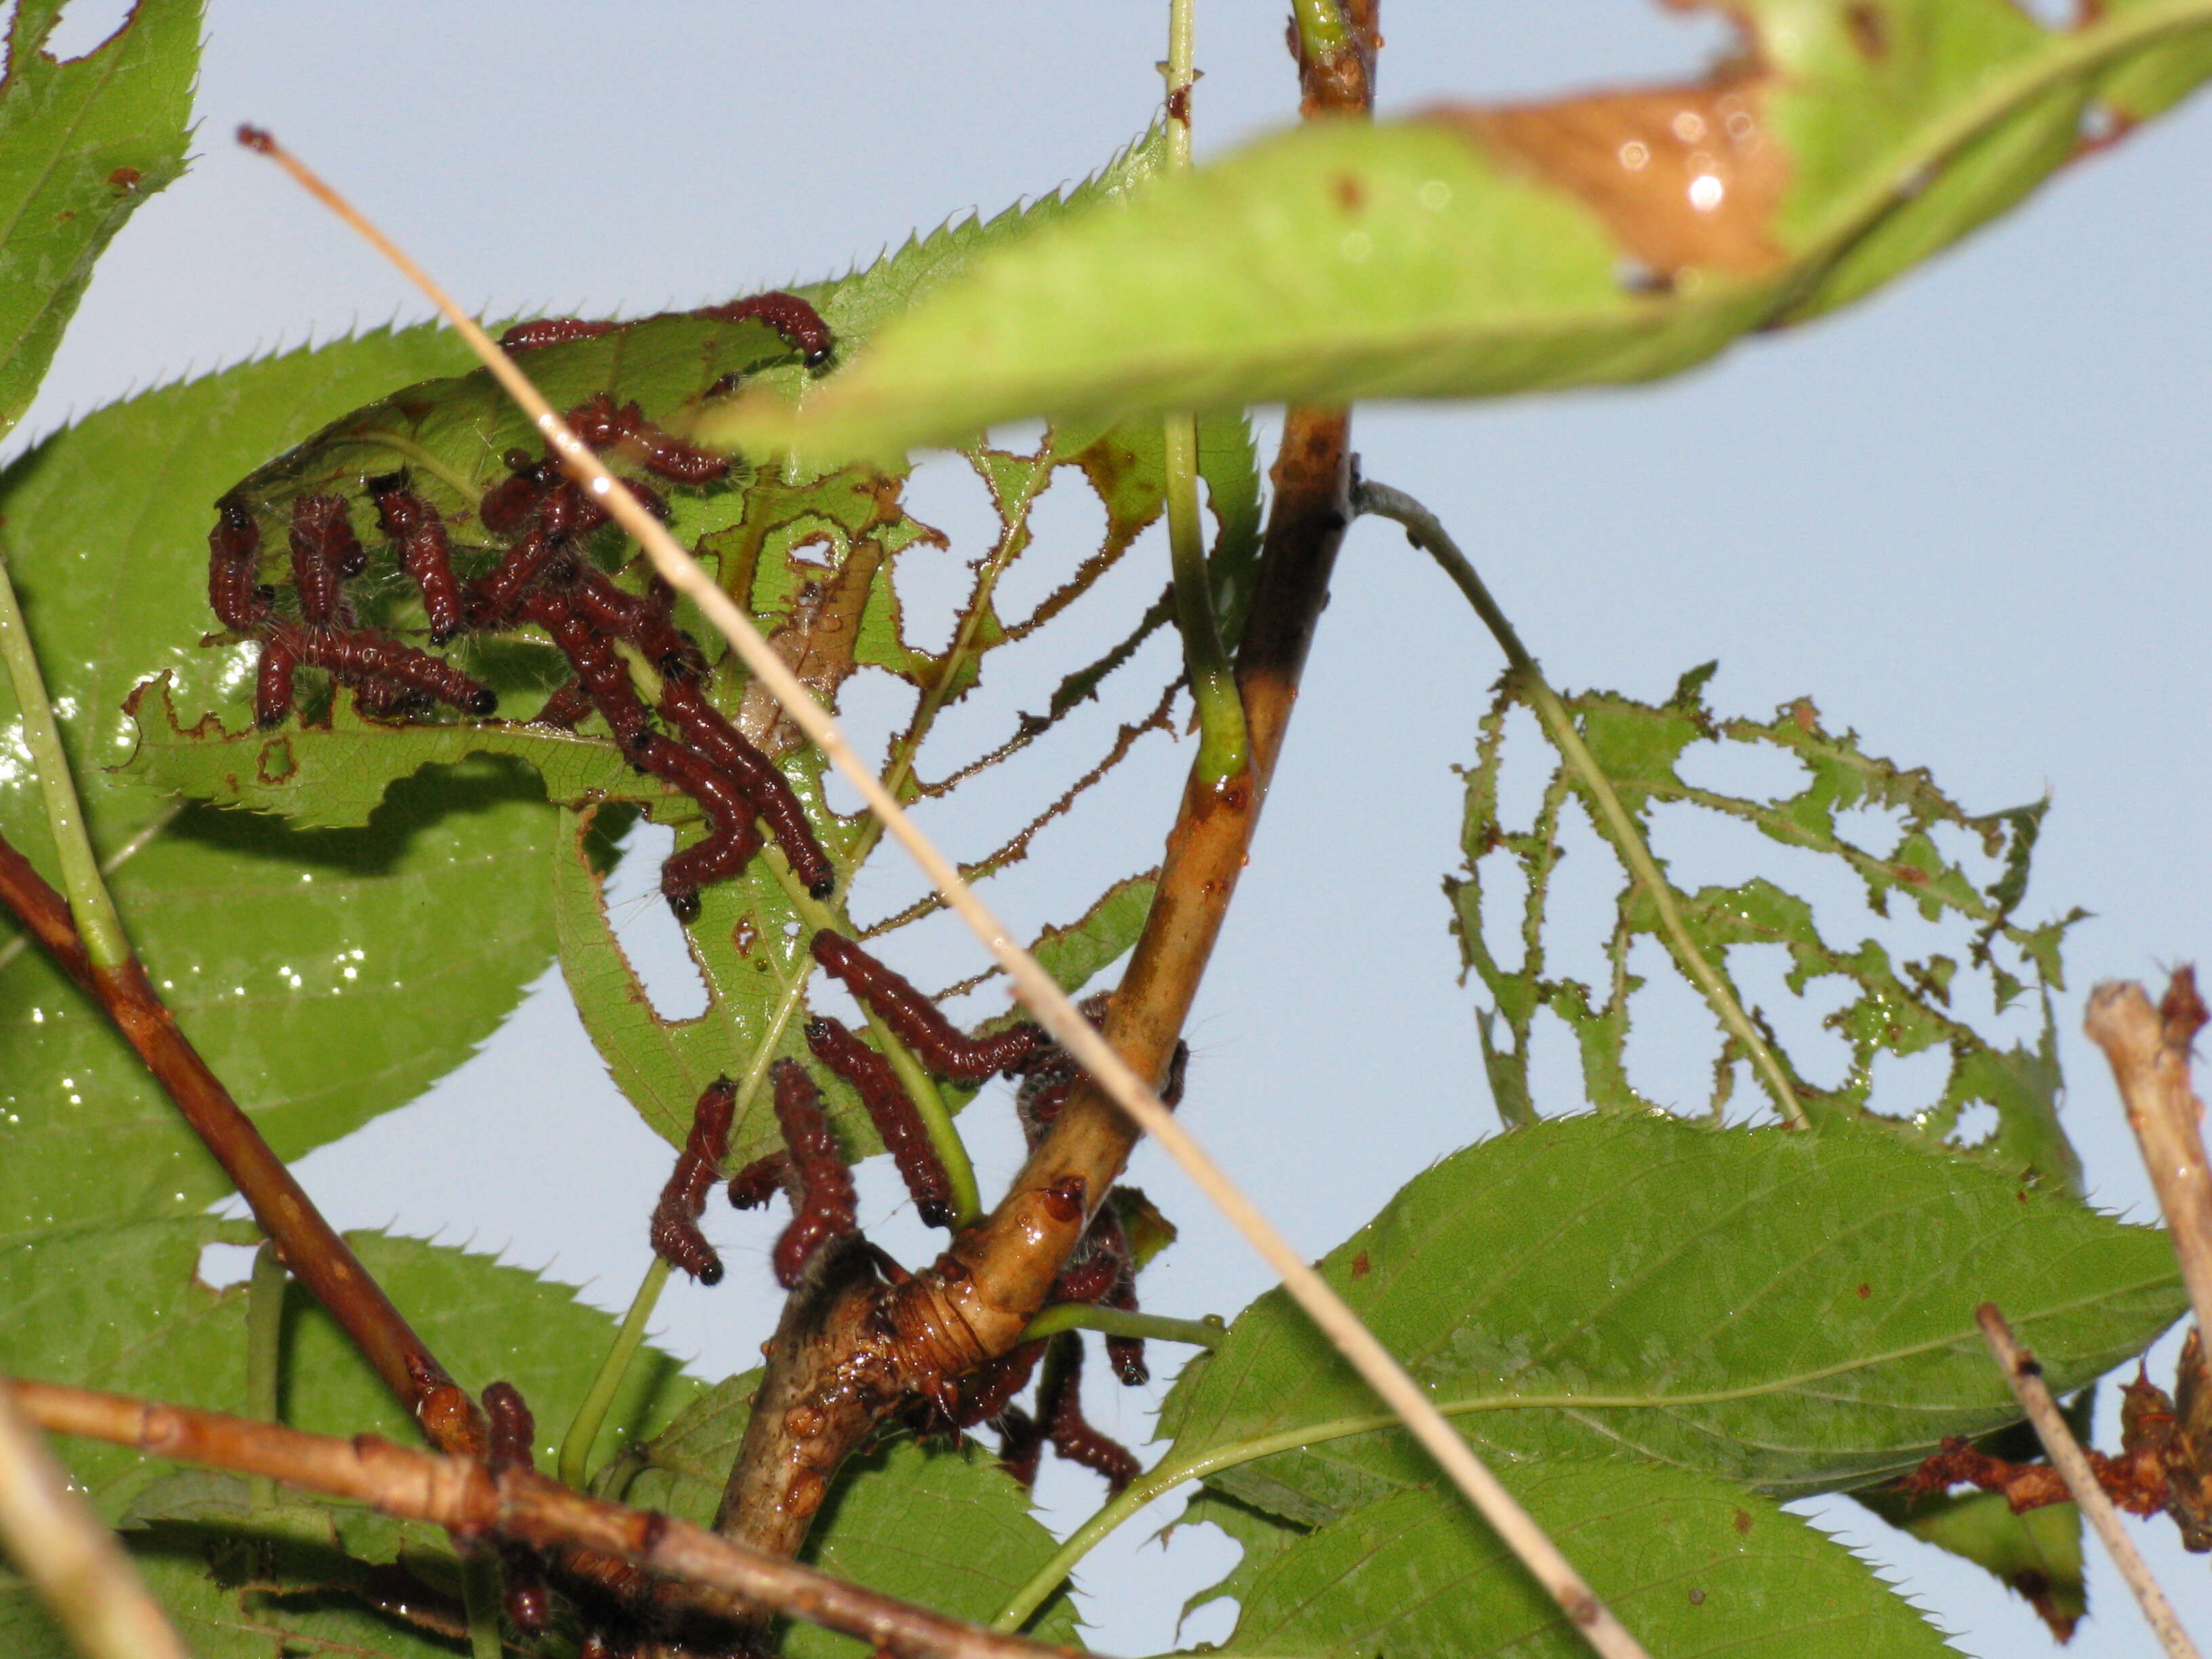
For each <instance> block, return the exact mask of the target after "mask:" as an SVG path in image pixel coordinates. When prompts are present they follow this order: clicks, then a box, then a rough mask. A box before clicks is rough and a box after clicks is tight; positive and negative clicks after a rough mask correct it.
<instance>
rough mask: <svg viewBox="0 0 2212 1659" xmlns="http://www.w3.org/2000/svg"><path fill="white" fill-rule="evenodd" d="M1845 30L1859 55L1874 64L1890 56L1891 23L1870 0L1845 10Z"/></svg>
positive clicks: (1862, 0) (1860, 0) (1847, 7)
mask: <svg viewBox="0 0 2212 1659" xmlns="http://www.w3.org/2000/svg"><path fill="white" fill-rule="evenodd" d="M1844 33H1847V34H1849V35H1850V37H1851V45H1853V46H1856V47H1857V48H1858V52H1859V55H1860V56H1861V57H1863V58H1868V59H1869V60H1870V61H1872V62H1874V63H1877V64H1878V63H1880V62H1881V60H1882V59H1883V58H1887V57H1888V56H1889V22H1888V20H1887V18H1885V17H1883V15H1881V7H1880V6H1877V5H1874V4H1872V3H1870V0H1859V3H1857V5H1850V6H1846V7H1844Z"/></svg>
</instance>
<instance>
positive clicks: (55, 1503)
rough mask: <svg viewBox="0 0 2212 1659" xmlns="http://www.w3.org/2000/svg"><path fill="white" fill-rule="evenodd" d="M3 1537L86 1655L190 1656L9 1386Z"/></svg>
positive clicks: (0, 1496) (92, 1658)
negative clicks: (74, 1486)
mask: <svg viewBox="0 0 2212 1659" xmlns="http://www.w3.org/2000/svg"><path fill="white" fill-rule="evenodd" d="M0 1543H4V1544H5V1545H6V1546H7V1556H8V1559H9V1560H11V1561H13V1562H14V1563H15V1569H16V1571H19V1572H21V1574H22V1575H23V1577H26V1578H27V1579H29V1580H30V1582H31V1584H32V1587H33V1589H36V1590H37V1591H38V1593H39V1599H40V1601H44V1602H45V1603H46V1609H47V1611H48V1612H50V1613H52V1614H53V1616H54V1622H55V1623H57V1624H58V1625H59V1626H61V1627H62V1629H63V1630H64V1631H65V1632H68V1635H69V1638H70V1641H71V1642H72V1643H73V1644H76V1650H77V1651H78V1652H79V1653H81V1654H82V1655H83V1656H84V1659H191V1655H190V1654H189V1652H188V1651H187V1650H186V1649H185V1644H184V1643H183V1641H182V1640H180V1639H179V1637H178V1635H177V1632H175V1631H174V1630H173V1629H172V1628H170V1625H169V1621H168V1620H167V1617H166V1616H165V1615H164V1614H163V1613H162V1612H161V1607H159V1606H157V1605H156V1604H155V1601H154V1598H153V1595H151V1594H150V1593H149V1591H148V1590H147V1589H146V1584H145V1581H144V1580H143V1579H142V1578H140V1577H139V1576H138V1570H137V1568H136V1567H134V1566H133V1565H131V1558H130V1557H129V1556H127V1555H125V1553H123V1547H122V1546H121V1545H120V1544H118V1543H117V1542H116V1541H115V1534H113V1533H112V1532H110V1531H108V1529H107V1528H106V1527H104V1526H102V1525H101V1524H100V1517H99V1516H96V1515H94V1513H93V1512H92V1506H91V1505H90V1504H87V1503H86V1502H85V1501H84V1499H83V1498H81V1497H79V1496H78V1495H77V1494H76V1492H74V1491H72V1490H71V1489H70V1484H69V1477H68V1475H66V1474H64V1473H63V1470H62V1467H61V1465H60V1464H59V1463H58V1462H55V1461H54V1455H53V1453H52V1451H50V1450H49V1449H47V1448H46V1443H45V1442H44V1440H43V1439H42V1438H41V1437H40V1433H39V1431H38V1429H37V1427H36V1426H35V1425H33V1423H31V1422H29V1421H28V1420H27V1419H26V1415H25V1413H22V1412H21V1411H20V1410H19V1409H18V1408H17V1407H16V1405H15V1401H14V1399H13V1397H12V1396H10V1395H8V1394H7V1393H6V1392H5V1391H4V1390H0Z"/></svg>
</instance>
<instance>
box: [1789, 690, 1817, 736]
mask: <svg viewBox="0 0 2212 1659" xmlns="http://www.w3.org/2000/svg"><path fill="white" fill-rule="evenodd" d="M1790 719H1791V720H1795V721H1796V722H1797V729H1798V730H1799V731H1800V732H1813V731H1815V730H1817V729H1818V728H1819V726H1820V710H1819V709H1817V708H1814V706H1813V700H1812V699H1811V698H1809V697H1800V698H1798V699H1797V701H1796V702H1793V703H1791V704H1790Z"/></svg>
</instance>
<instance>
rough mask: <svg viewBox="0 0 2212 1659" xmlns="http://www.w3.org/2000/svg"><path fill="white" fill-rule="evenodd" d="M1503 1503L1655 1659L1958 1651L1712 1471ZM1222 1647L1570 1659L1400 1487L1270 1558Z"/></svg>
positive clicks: (1601, 1482) (1577, 1649)
mask: <svg viewBox="0 0 2212 1659" xmlns="http://www.w3.org/2000/svg"><path fill="white" fill-rule="evenodd" d="M1508 1480H1509V1481H1510V1485H1511V1486H1513V1488H1514V1495H1515V1496H1516V1497H1517V1498H1520V1499H1521V1501H1522V1503H1523V1504H1525V1505H1527V1507H1528V1511H1529V1513H1530V1514H1531V1515H1532V1516H1534V1518H1535V1520H1536V1522H1537V1524H1538V1525H1539V1526H1541V1528H1543V1529H1544V1533H1545V1535H1546V1536H1547V1537H1549V1538H1550V1539H1551V1540H1552V1541H1553V1542H1554V1543H1556V1544H1558V1545H1559V1547H1560V1548H1561V1549H1562V1550H1564V1551H1565V1552H1566V1553H1567V1555H1568V1557H1569V1559H1571V1560H1572V1561H1573V1562H1574V1564H1575V1566H1576V1569H1577V1571H1579V1572H1580V1573H1582V1575H1583V1577H1585V1578H1586V1579H1588V1580H1589V1585H1590V1588H1591V1589H1594V1590H1595V1591H1596V1592H1597V1593H1598V1595H1601V1596H1602V1597H1603V1598H1604V1599H1605V1601H1606V1603H1607V1606H1608V1607H1611V1608H1612V1609H1613V1612H1614V1613H1616V1614H1617V1615H1618V1616H1619V1617H1620V1620H1621V1622H1622V1623H1623V1624H1625V1625H1626V1626H1628V1627H1629V1628H1630V1629H1631V1630H1632V1631H1634V1632H1636V1635H1637V1638H1638V1640H1639V1641H1641V1642H1642V1643H1643V1644H1644V1646H1645V1648H1646V1649H1647V1650H1650V1652H1652V1653H1655V1654H1666V1655H1668V1656H1681V1659H1688V1656H1692V1655H1701V1654H1703V1655H1713V1656H1720V1655H1723V1654H1725V1655H1727V1656H1729V1659H1858V1656H1861V1655H1865V1654H1881V1655H1883V1656H1884V1659H1890V1656H1899V1659H1903V1656H1911V1655H1916V1654H1925V1655H1929V1656H1931V1659H1933V1656H1938V1655H1943V1654H1949V1653H1952V1652H1954V1649H1953V1648H1952V1647H1951V1646H1950V1644H1948V1643H1947V1642H1945V1641H1944V1640H1943V1638H1942V1636H1941V1635H1940V1634H1938V1633H1937V1632H1936V1629H1935V1627H1934V1626H1932V1625H1930V1624H1929V1623H1928V1621H1927V1620H1924V1619H1923V1618H1922V1617H1921V1616H1920V1615H1919V1614H1918V1613H1916V1612H1914V1611H1913V1609H1912V1608H1911V1606H1910V1605H1909V1604H1908V1603H1907V1602H1905V1600H1904V1599H1903V1598H1902V1597H1900V1596H1899V1595H1895V1594H1893V1592H1892V1591H1891V1590H1890V1589H1889V1587H1888V1586H1887V1585H1886V1584H1884V1583H1882V1582H1881V1580H1880V1579H1878V1578H1876V1577H1875V1576H1874V1574H1873V1573H1872V1572H1871V1571H1869V1569H1868V1567H1867V1565H1866V1564H1865V1563H1864V1562H1863V1561H1861V1560H1859V1559H1857V1558H1856V1557H1855V1556H1853V1555H1852V1554H1851V1553H1850V1551H1849V1550H1847V1549H1845V1548H1844V1547H1843V1546H1842V1545H1840V1544H1838V1543H1836V1542H1834V1541H1832V1540H1830V1539H1828V1538H1826V1537H1824V1536H1823V1535H1822V1534H1820V1532H1819V1531H1817V1530H1816V1529H1815V1528H1814V1527H1813V1526H1812V1525H1810V1524H1809V1523H1808V1522H1804V1521H1801V1520H1799V1519H1798V1518H1797V1517H1796V1516H1794V1515H1789V1514H1786V1513H1784V1511H1783V1510H1781V1509H1779V1508H1778V1507H1777V1506H1776V1505H1775V1504H1773V1503H1772V1502H1771V1500H1769V1499H1767V1498H1760V1497H1758V1496H1756V1495H1754V1494H1753V1493H1751V1492H1745V1491H1743V1490H1742V1489H1741V1487H1737V1486H1730V1485H1729V1483H1727V1482H1726V1481H1723V1480H1715V1479H1713V1478H1712V1477H1711V1476H1710V1475H1704V1474H1695V1473H1693V1472H1692V1471H1690V1470H1686V1469H1667V1468H1653V1467H1650V1466H1649V1465H1632V1466H1627V1467H1623V1466H1621V1465H1618V1464H1602V1463H1586V1464H1566V1465H1564V1466H1553V1467H1551V1468H1545V1469H1542V1470H1541V1471H1529V1470H1519V1471H1515V1472H1513V1473H1511V1474H1509V1476H1508ZM1239 1595H1240V1598H1241V1600H1242V1601H1243V1617H1242V1618H1241V1619H1239V1620H1238V1621H1237V1632H1236V1634H1235V1635H1234V1636H1232V1637H1231V1638H1230V1640H1229V1641H1228V1642H1227V1643H1226V1644H1224V1646H1223V1649H1222V1651H1224V1652H1226V1653H1232V1654H1241V1653H1253V1654H1283V1653H1297V1654H1311V1655H1316V1656H1329V1659H1369V1656H1371V1655H1376V1654H1389V1655H1391V1656H1394V1659H1399V1656H1402V1659H1455V1656H1459V1655H1464V1654H1469V1653H1511V1654H1513V1655H1514V1656H1516V1659H1581V1656H1583V1655H1584V1654H1587V1653H1588V1652H1589V1645H1588V1644H1587V1642H1586V1641H1585V1639H1584V1638H1583V1633H1582V1632H1581V1631H1579V1630H1577V1628H1576V1626H1574V1624H1573V1623H1572V1621H1571V1620H1569V1618H1568V1617H1567V1615H1566V1614H1565V1613H1564V1612H1562V1611H1561V1610H1560V1608H1559V1605H1558V1604H1557V1603H1556V1602H1554V1601H1553V1600H1552V1599H1551V1598H1550V1597H1549V1596H1548V1595H1546V1594H1545V1593H1544V1592H1543V1590H1542V1589H1540V1588H1539V1587H1538V1585H1537V1584H1536V1583H1535V1581H1534V1579H1533V1578H1532V1577H1530V1576H1529V1574H1528V1571H1526V1570H1525V1569H1524V1568H1523V1567H1522V1565H1520V1563H1519V1562H1518V1561H1516V1559H1514V1557H1513V1554H1512V1552H1511V1551H1510V1550H1509V1549H1508V1548H1507V1547H1505V1545H1504V1543H1503V1542H1502V1541H1500V1540H1499V1539H1498V1536H1497V1534H1494V1533H1492V1531H1491V1530H1490V1529H1489V1528H1487V1527H1486V1526H1484V1525H1483V1524H1482V1523H1481V1522H1480V1521H1479V1520H1478V1519H1476V1517H1475V1516H1474V1514H1473V1513H1472V1512H1471V1511H1470V1510H1468V1507H1467V1506H1466V1504H1462V1503H1461V1502H1459V1501H1458V1500H1457V1499H1456V1498H1454V1497H1453V1496H1451V1495H1450V1494H1449V1493H1445V1492H1437V1491H1435V1490H1433V1489H1431V1490H1427V1491H1417V1492H1397V1493H1395V1494H1393V1495H1392V1496H1390V1497H1388V1498H1381V1499H1379V1500H1377V1501H1376V1502H1375V1503H1372V1504H1368V1505H1367V1506H1366V1507H1365V1508H1364V1509H1359V1510H1354V1511H1352V1513H1351V1514H1349V1515H1346V1516H1343V1517H1342V1518H1340V1519H1339V1520H1336V1521H1332V1522H1329V1523H1328V1524H1327V1525H1326V1526H1323V1527H1322V1528H1318V1529H1317V1530H1316V1531H1315V1532H1313V1533H1312V1534H1310V1535H1308V1536H1307V1537H1305V1538H1303V1539H1300V1540H1299V1541H1297V1542H1296V1543H1293V1544H1291V1546H1290V1547H1288V1548H1286V1549H1284V1550H1282V1551H1281V1552H1280V1553H1277V1554H1275V1555H1273V1556H1272V1557H1271V1558H1269V1559H1267V1562H1266V1564H1265V1565H1264V1566H1262V1567H1261V1570H1260V1571H1258V1572H1257V1573H1256V1574H1255V1576H1254V1579H1253V1582H1251V1583H1249V1585H1246V1586H1243V1588H1242V1589H1240V1591H1239Z"/></svg>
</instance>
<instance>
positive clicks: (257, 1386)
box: [246, 1240, 292, 1509]
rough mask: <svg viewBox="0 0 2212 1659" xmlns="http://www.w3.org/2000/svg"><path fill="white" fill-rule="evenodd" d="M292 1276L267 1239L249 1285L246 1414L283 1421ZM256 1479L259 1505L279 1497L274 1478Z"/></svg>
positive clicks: (255, 1260) (254, 1485)
mask: <svg viewBox="0 0 2212 1659" xmlns="http://www.w3.org/2000/svg"><path fill="white" fill-rule="evenodd" d="M291 1282H292V1276H291V1274H290V1273H287V1272H286V1271H285V1270H284V1258H283V1256H281V1255H277V1254H276V1246H275V1245H274V1244H271V1243H268V1242H267V1241H266V1240H264V1241H263V1243H262V1245H261V1248H260V1249H258V1250H256V1251H255V1252H254V1253H253V1273H252V1278H250V1279H247V1281H246V1415H247V1416H248V1417H258V1418H259V1419H261V1420H262V1421H263V1422H264V1423H281V1422H282V1421H283V1413H282V1410H281V1407H282V1406H283V1389H284V1292H285V1291H286V1290H287V1289H288V1288H289V1286H290V1285H291ZM252 1497H253V1504H254V1507H255V1508H257V1509H267V1508H268V1507H269V1506H270V1504H274V1503H275V1502H276V1487H275V1486H273V1485H272V1484H271V1483H270V1481H268V1480H265V1479H264V1478H261V1477H259V1476H257V1477H255V1479H254V1480H253V1481H252Z"/></svg>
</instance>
